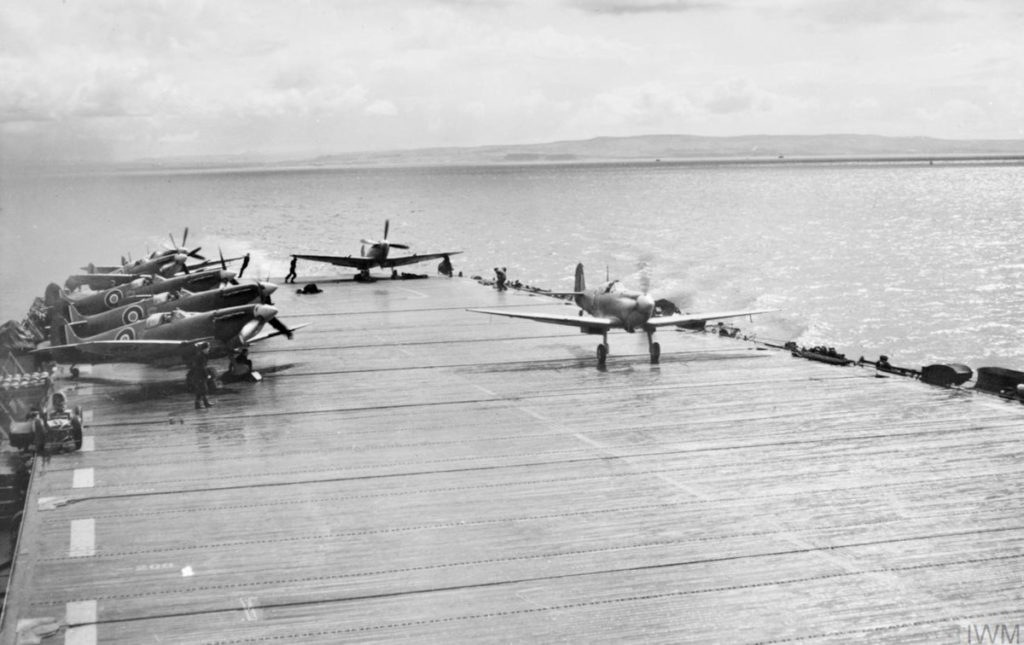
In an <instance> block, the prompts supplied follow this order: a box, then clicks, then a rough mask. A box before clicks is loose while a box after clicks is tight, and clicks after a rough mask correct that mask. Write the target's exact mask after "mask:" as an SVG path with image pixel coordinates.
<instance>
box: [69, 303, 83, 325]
mask: <svg viewBox="0 0 1024 645" xmlns="http://www.w3.org/2000/svg"><path fill="white" fill-rule="evenodd" d="M68 318H70V320H69V322H73V323H76V322H82V321H83V320H85V316H83V315H82V314H81V313H79V311H78V308H77V307H75V306H74V305H73V304H68Z"/></svg>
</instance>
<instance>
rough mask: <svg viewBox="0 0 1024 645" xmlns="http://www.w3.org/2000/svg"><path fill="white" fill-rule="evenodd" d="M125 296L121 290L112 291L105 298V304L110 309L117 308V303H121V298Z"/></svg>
mask: <svg viewBox="0 0 1024 645" xmlns="http://www.w3.org/2000/svg"><path fill="white" fill-rule="evenodd" d="M123 295H124V294H122V293H121V290H120V289H112V290H110V291H108V292H107V295H106V296H105V297H104V298H103V302H105V303H106V305H107V306H108V307H115V306H117V303H119V302H121V297H122V296H123Z"/></svg>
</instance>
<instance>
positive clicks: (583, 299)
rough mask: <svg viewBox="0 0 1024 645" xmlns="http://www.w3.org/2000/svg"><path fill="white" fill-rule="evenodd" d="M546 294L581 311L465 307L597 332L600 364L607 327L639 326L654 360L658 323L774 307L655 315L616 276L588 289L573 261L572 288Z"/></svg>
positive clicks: (646, 299)
mask: <svg viewBox="0 0 1024 645" xmlns="http://www.w3.org/2000/svg"><path fill="white" fill-rule="evenodd" d="M550 295H555V296H572V297H573V300H574V301H575V302H576V305H577V306H578V307H579V308H580V309H582V311H581V312H580V313H579V315H578V316H561V315H558V314H541V313H526V312H513V311H506V310H501V309H470V310H469V311H474V312H477V313H483V314H493V315H496V316H508V317H510V318H526V319H528V320H536V321H538V322H546V323H551V324H555V325H568V326H570V327H579V329H580V331H582V332H583V333H585V334H601V336H602V338H603V340H602V342H601V344H600V345H598V346H597V364H598V365H604V364H605V359H607V358H608V330H610V329H625V330H626V331H627V332H629V333H633V332H635V331H636V330H638V329H641V330H643V331H644V332H645V333H646V334H647V345H648V348H649V350H650V353H651V363H652V364H656V363H657V362H658V360H659V359H660V357H661V345H660V344H659V343H656V342H654V332H655V330H657V329H658V328H659V327H667V326H674V325H692V324H693V323H695V322H705V321H708V320H718V319H721V318H736V317H739V316H751V315H754V314H763V313H768V312H771V311H775V310H774V309H756V310H747V311H719V312H713V313H698V314H673V315H669V316H655V315H654V298H653V297H651V296H650V295H648V294H647V293H645V292H640V291H631V290H629V289H626V287H624V286H623V285H622V283H621V282H619V281H618V280H612V281H610V282H605V283H603V284H602V285H601V286H599V287H597V288H596V289H590V290H588V289H587V287H586V282H585V280H584V278H583V265H582V264H577V265H576V284H575V290H574V291H570V292H568V293H551V294H550ZM584 314H586V315H584Z"/></svg>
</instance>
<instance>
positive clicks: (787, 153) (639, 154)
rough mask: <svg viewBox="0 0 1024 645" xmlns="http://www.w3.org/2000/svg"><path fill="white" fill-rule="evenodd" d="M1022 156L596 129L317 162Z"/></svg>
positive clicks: (995, 146)
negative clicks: (572, 136) (612, 133)
mask: <svg viewBox="0 0 1024 645" xmlns="http://www.w3.org/2000/svg"><path fill="white" fill-rule="evenodd" d="M780 157H781V158H783V159H806V160H820V159H847V158H859V159H873V158H882V159H885V158H923V159H927V158H958V157H1021V158H1024V140H974V141H957V140H950V139H932V138H927V137H881V136H873V135H853V134H843V135H810V136H791V135H782V136H776V135H751V136H741V137H699V136H690V135H647V136H636V137H598V138H595V139H587V140H584V141H556V142H552V143H537V144H526V145H507V146H481V147H474V148H428V149H422V150H401V151H391V152H376V153H374V152H368V153H352V154H340V155H330V156H324V157H319V158H317V159H315V160H313V161H312V163H314V164H317V165H350V164H360V165H361V164H372V165H380V164H442V165H447V164H487V163H530V162H537V163H545V162H546V163H559V162H562V163H564V162H600V161H655V160H661V161H686V160H693V161H699V160H737V161H742V160H750V161H756V160H777V159H779V158H780Z"/></svg>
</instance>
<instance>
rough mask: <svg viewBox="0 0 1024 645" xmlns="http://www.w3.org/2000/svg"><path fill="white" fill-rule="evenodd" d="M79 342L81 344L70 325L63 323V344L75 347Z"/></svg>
mask: <svg viewBox="0 0 1024 645" xmlns="http://www.w3.org/2000/svg"><path fill="white" fill-rule="evenodd" d="M80 342H82V339H81V338H79V336H78V334H76V333H75V329H74V327H73V326H72V325H71V323H69V322H67V321H64V344H66V345H75V344H77V343H80Z"/></svg>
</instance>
